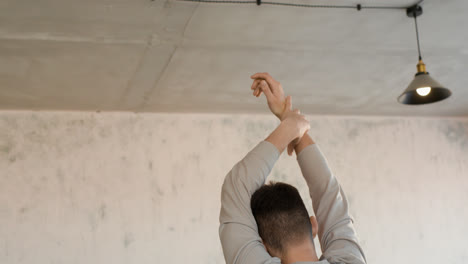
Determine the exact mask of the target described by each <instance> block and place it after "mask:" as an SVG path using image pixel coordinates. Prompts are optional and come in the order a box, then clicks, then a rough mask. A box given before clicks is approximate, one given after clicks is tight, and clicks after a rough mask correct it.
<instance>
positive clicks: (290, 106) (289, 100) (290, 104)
mask: <svg viewBox="0 0 468 264" xmlns="http://www.w3.org/2000/svg"><path fill="white" fill-rule="evenodd" d="M285 105H286V108H285V110H289V111H290V110H291V108H292V98H291V96H290V95H289V96H288V97H286V103H285Z"/></svg>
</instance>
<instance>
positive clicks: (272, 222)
mask: <svg viewBox="0 0 468 264" xmlns="http://www.w3.org/2000/svg"><path fill="white" fill-rule="evenodd" d="M250 207H251V208H252V214H253V216H254V218H255V221H257V226H258V233H259V235H260V237H261V238H262V239H263V242H264V243H265V244H267V245H268V246H269V247H270V248H271V249H273V250H274V251H275V252H278V253H280V254H283V253H285V250H286V248H287V247H288V246H289V245H293V244H295V243H299V242H302V241H303V240H304V239H305V238H307V237H310V240H311V241H312V243H313V236H312V225H311V223H310V219H309V213H308V212H307V209H306V207H305V205H304V202H303V201H302V198H301V196H300V195H299V192H298V191H297V189H296V188H295V187H294V186H292V185H289V184H286V183H282V182H272V183H270V184H267V185H263V186H262V187H260V189H258V190H257V191H255V193H254V194H253V195H252V198H251V200H250Z"/></svg>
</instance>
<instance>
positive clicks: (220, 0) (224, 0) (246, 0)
mask: <svg viewBox="0 0 468 264" xmlns="http://www.w3.org/2000/svg"><path fill="white" fill-rule="evenodd" d="M178 1H182V2H198V3H215V4H257V5H260V4H262V5H277V6H294V7H310V8H352V9H357V10H358V11H360V10H361V9H407V8H408V7H407V6H363V5H361V4H358V5H308V4H294V3H282V2H270V1H258V0H254V1H251V0H178ZM422 1H423V0H419V1H418V2H417V3H420V2H422Z"/></svg>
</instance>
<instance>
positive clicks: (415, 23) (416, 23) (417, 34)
mask: <svg viewBox="0 0 468 264" xmlns="http://www.w3.org/2000/svg"><path fill="white" fill-rule="evenodd" d="M413 14H414V25H415V26H416V40H417V42H418V54H419V60H422V56H421V48H420V47H419V31H418V20H417V19H416V13H413Z"/></svg>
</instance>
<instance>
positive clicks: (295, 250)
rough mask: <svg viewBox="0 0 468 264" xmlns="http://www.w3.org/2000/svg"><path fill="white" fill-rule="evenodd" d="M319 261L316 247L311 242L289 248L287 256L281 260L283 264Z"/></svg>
mask: <svg viewBox="0 0 468 264" xmlns="http://www.w3.org/2000/svg"><path fill="white" fill-rule="evenodd" d="M306 261H319V259H318V257H317V253H316V252H315V247H314V245H313V244H312V242H311V241H310V240H308V239H307V240H306V241H304V242H303V243H300V244H298V245H295V246H292V247H290V248H288V250H287V254H286V255H285V256H284V257H283V258H281V263H282V264H292V263H295V262H306Z"/></svg>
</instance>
